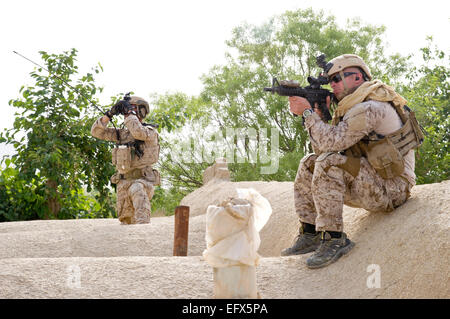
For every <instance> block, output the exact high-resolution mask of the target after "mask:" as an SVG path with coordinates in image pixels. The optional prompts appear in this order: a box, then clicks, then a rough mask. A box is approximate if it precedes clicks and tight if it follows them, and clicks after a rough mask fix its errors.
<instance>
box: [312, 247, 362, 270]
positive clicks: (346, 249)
mask: <svg viewBox="0 0 450 319" xmlns="http://www.w3.org/2000/svg"><path fill="white" fill-rule="evenodd" d="M349 241H350V242H349V244H348V245H347V246H345V247H342V248H341V249H339V251H338V252H337V253H336V255H334V257H333V258H331V259H330V260H328V261H327V262H326V263H323V264H320V265H308V263H307V264H306V267H308V268H310V269H317V268H322V267H325V266H328V265H329V264H332V263H334V262H335V261H337V260H338V259H339V258H341V257H342V256H344V255H345V254H347V253H348V252H349V251H350V250H351V249H352V248H353V247H354V246H355V243H354V242H352V241H351V240H349Z"/></svg>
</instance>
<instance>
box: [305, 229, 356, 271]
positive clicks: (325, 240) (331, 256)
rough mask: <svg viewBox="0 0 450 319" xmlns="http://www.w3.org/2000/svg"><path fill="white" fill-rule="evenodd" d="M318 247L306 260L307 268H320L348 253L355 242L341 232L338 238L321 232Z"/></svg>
mask: <svg viewBox="0 0 450 319" xmlns="http://www.w3.org/2000/svg"><path fill="white" fill-rule="evenodd" d="M321 237H322V238H321V242H320V246H319V248H318V249H317V250H316V251H315V252H314V254H312V255H311V256H310V257H309V258H308V259H307V260H306V266H307V267H308V268H321V267H325V266H328V265H329V264H331V263H334V262H335V261H336V260H338V259H339V258H340V257H341V256H343V255H345V254H346V253H348V252H349V251H350V250H351V249H352V248H353V246H355V243H354V242H352V241H351V240H350V239H348V238H347V235H346V234H345V233H342V235H341V237H340V238H331V235H330V234H329V233H328V232H322V236H321Z"/></svg>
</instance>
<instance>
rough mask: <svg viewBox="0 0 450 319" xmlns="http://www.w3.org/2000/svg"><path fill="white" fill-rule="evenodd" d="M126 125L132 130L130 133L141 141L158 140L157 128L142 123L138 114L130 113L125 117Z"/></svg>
mask: <svg viewBox="0 0 450 319" xmlns="http://www.w3.org/2000/svg"><path fill="white" fill-rule="evenodd" d="M124 123H125V126H126V127H127V129H128V130H129V131H130V134H131V135H132V136H133V137H134V138H135V139H136V140H141V141H147V142H153V141H155V143H156V141H157V139H156V137H157V134H158V133H156V131H155V130H153V129H149V128H148V127H145V126H144V125H142V123H141V122H140V121H139V119H138V118H137V116H136V115H133V114H130V115H128V116H127V117H126V118H125V121H124Z"/></svg>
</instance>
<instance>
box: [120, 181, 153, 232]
mask: <svg viewBox="0 0 450 319" xmlns="http://www.w3.org/2000/svg"><path fill="white" fill-rule="evenodd" d="M154 192H155V189H154V187H153V184H152V183H151V182H149V181H147V180H145V179H138V180H120V181H119V182H118V183H117V216H118V217H119V221H120V222H121V223H122V224H148V223H149V222H150V214H151V204H150V200H151V199H152V197H153V194H154Z"/></svg>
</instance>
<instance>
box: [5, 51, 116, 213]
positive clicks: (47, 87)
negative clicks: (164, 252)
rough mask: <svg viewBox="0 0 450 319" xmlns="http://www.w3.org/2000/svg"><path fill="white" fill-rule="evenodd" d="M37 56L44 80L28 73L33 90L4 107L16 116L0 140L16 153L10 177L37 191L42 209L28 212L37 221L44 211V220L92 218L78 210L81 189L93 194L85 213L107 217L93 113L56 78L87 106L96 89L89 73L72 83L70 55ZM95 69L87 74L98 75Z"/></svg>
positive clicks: (102, 157) (106, 170) (105, 161)
mask: <svg viewBox="0 0 450 319" xmlns="http://www.w3.org/2000/svg"><path fill="white" fill-rule="evenodd" d="M40 54H41V56H42V59H43V60H44V62H45V65H46V68H47V69H48V70H49V71H50V74H48V73H47V72H46V71H45V72H42V70H41V69H40V68H39V69H38V70H34V71H33V72H31V74H30V75H31V77H32V78H33V79H34V85H31V86H28V87H22V88H21V89H20V93H21V97H19V98H17V99H13V100H10V101H9V104H10V105H11V106H13V107H15V108H17V109H18V110H19V111H18V112H16V113H15V116H16V117H15V121H14V126H13V128H12V129H9V130H5V131H4V132H3V133H2V134H1V135H0V139H2V140H3V141H6V143H8V144H12V145H13V146H14V148H15V150H16V154H15V155H13V157H12V161H13V162H14V164H15V166H16V169H17V171H18V172H19V174H18V175H14V176H16V178H19V180H20V181H22V180H23V181H26V183H33V184H34V185H35V187H36V189H37V190H39V191H41V192H40V193H39V194H40V196H42V198H44V200H45V202H46V203H47V208H45V207H44V208H41V207H40V206H39V207H38V206H36V207H34V209H36V210H37V211H38V213H37V214H38V216H39V217H40V218H42V217H43V216H42V213H41V209H43V210H46V211H45V213H44V216H45V217H47V218H74V217H79V216H80V215H82V216H93V215H92V214H90V213H83V207H82V204H80V203H84V202H85V201H86V198H85V197H84V196H85V195H84V191H83V188H84V187H85V188H86V190H87V192H88V193H90V192H92V191H94V192H93V193H94V194H95V195H93V196H94V198H95V201H96V202H97V203H95V205H94V202H92V206H95V207H94V208H93V209H91V210H90V211H91V212H96V213H95V214H94V215H95V216H105V217H106V216H111V215H112V214H113V212H114V211H113V207H112V203H111V200H110V199H108V197H109V194H110V189H109V187H108V184H109V177H110V176H111V175H112V173H113V172H114V168H113V167H112V165H111V164H110V158H111V155H110V151H109V146H108V144H107V143H106V142H102V141H99V140H97V139H94V138H93V137H92V136H91V134H90V127H91V125H92V123H93V121H94V117H97V116H98V115H97V116H95V115H94V114H95V112H96V110H94V109H93V108H92V106H91V105H90V102H89V101H87V100H86V99H85V98H84V97H83V96H82V95H81V94H78V93H76V92H74V91H73V90H71V89H70V88H68V87H67V86H66V85H65V84H64V83H63V82H62V81H61V80H60V79H58V77H59V78H61V79H64V80H65V81H66V82H68V83H69V84H71V85H72V86H74V87H75V88H76V89H77V90H78V91H79V92H81V93H82V94H83V95H84V96H86V97H88V98H89V99H91V100H93V101H96V100H95V98H94V96H95V94H96V93H97V92H101V90H102V89H101V88H99V87H96V86H95V80H94V77H93V74H92V73H87V74H86V75H84V76H82V77H80V78H79V79H77V80H74V79H73V78H74V76H75V75H76V74H77V73H78V71H77V69H78V67H77V66H76V65H75V61H76V59H75V57H76V50H75V49H72V50H71V51H70V52H64V53H63V54H48V53H46V52H44V51H41V52H40ZM99 68H101V66H97V67H95V68H94V69H93V71H94V72H95V73H98V72H99ZM52 75H56V76H58V77H56V76H52ZM19 136H20V137H19ZM10 196H15V195H14V193H11V194H10ZM39 203H41V202H39ZM80 205H81V206H80ZM30 209H33V206H31V208H30Z"/></svg>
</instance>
